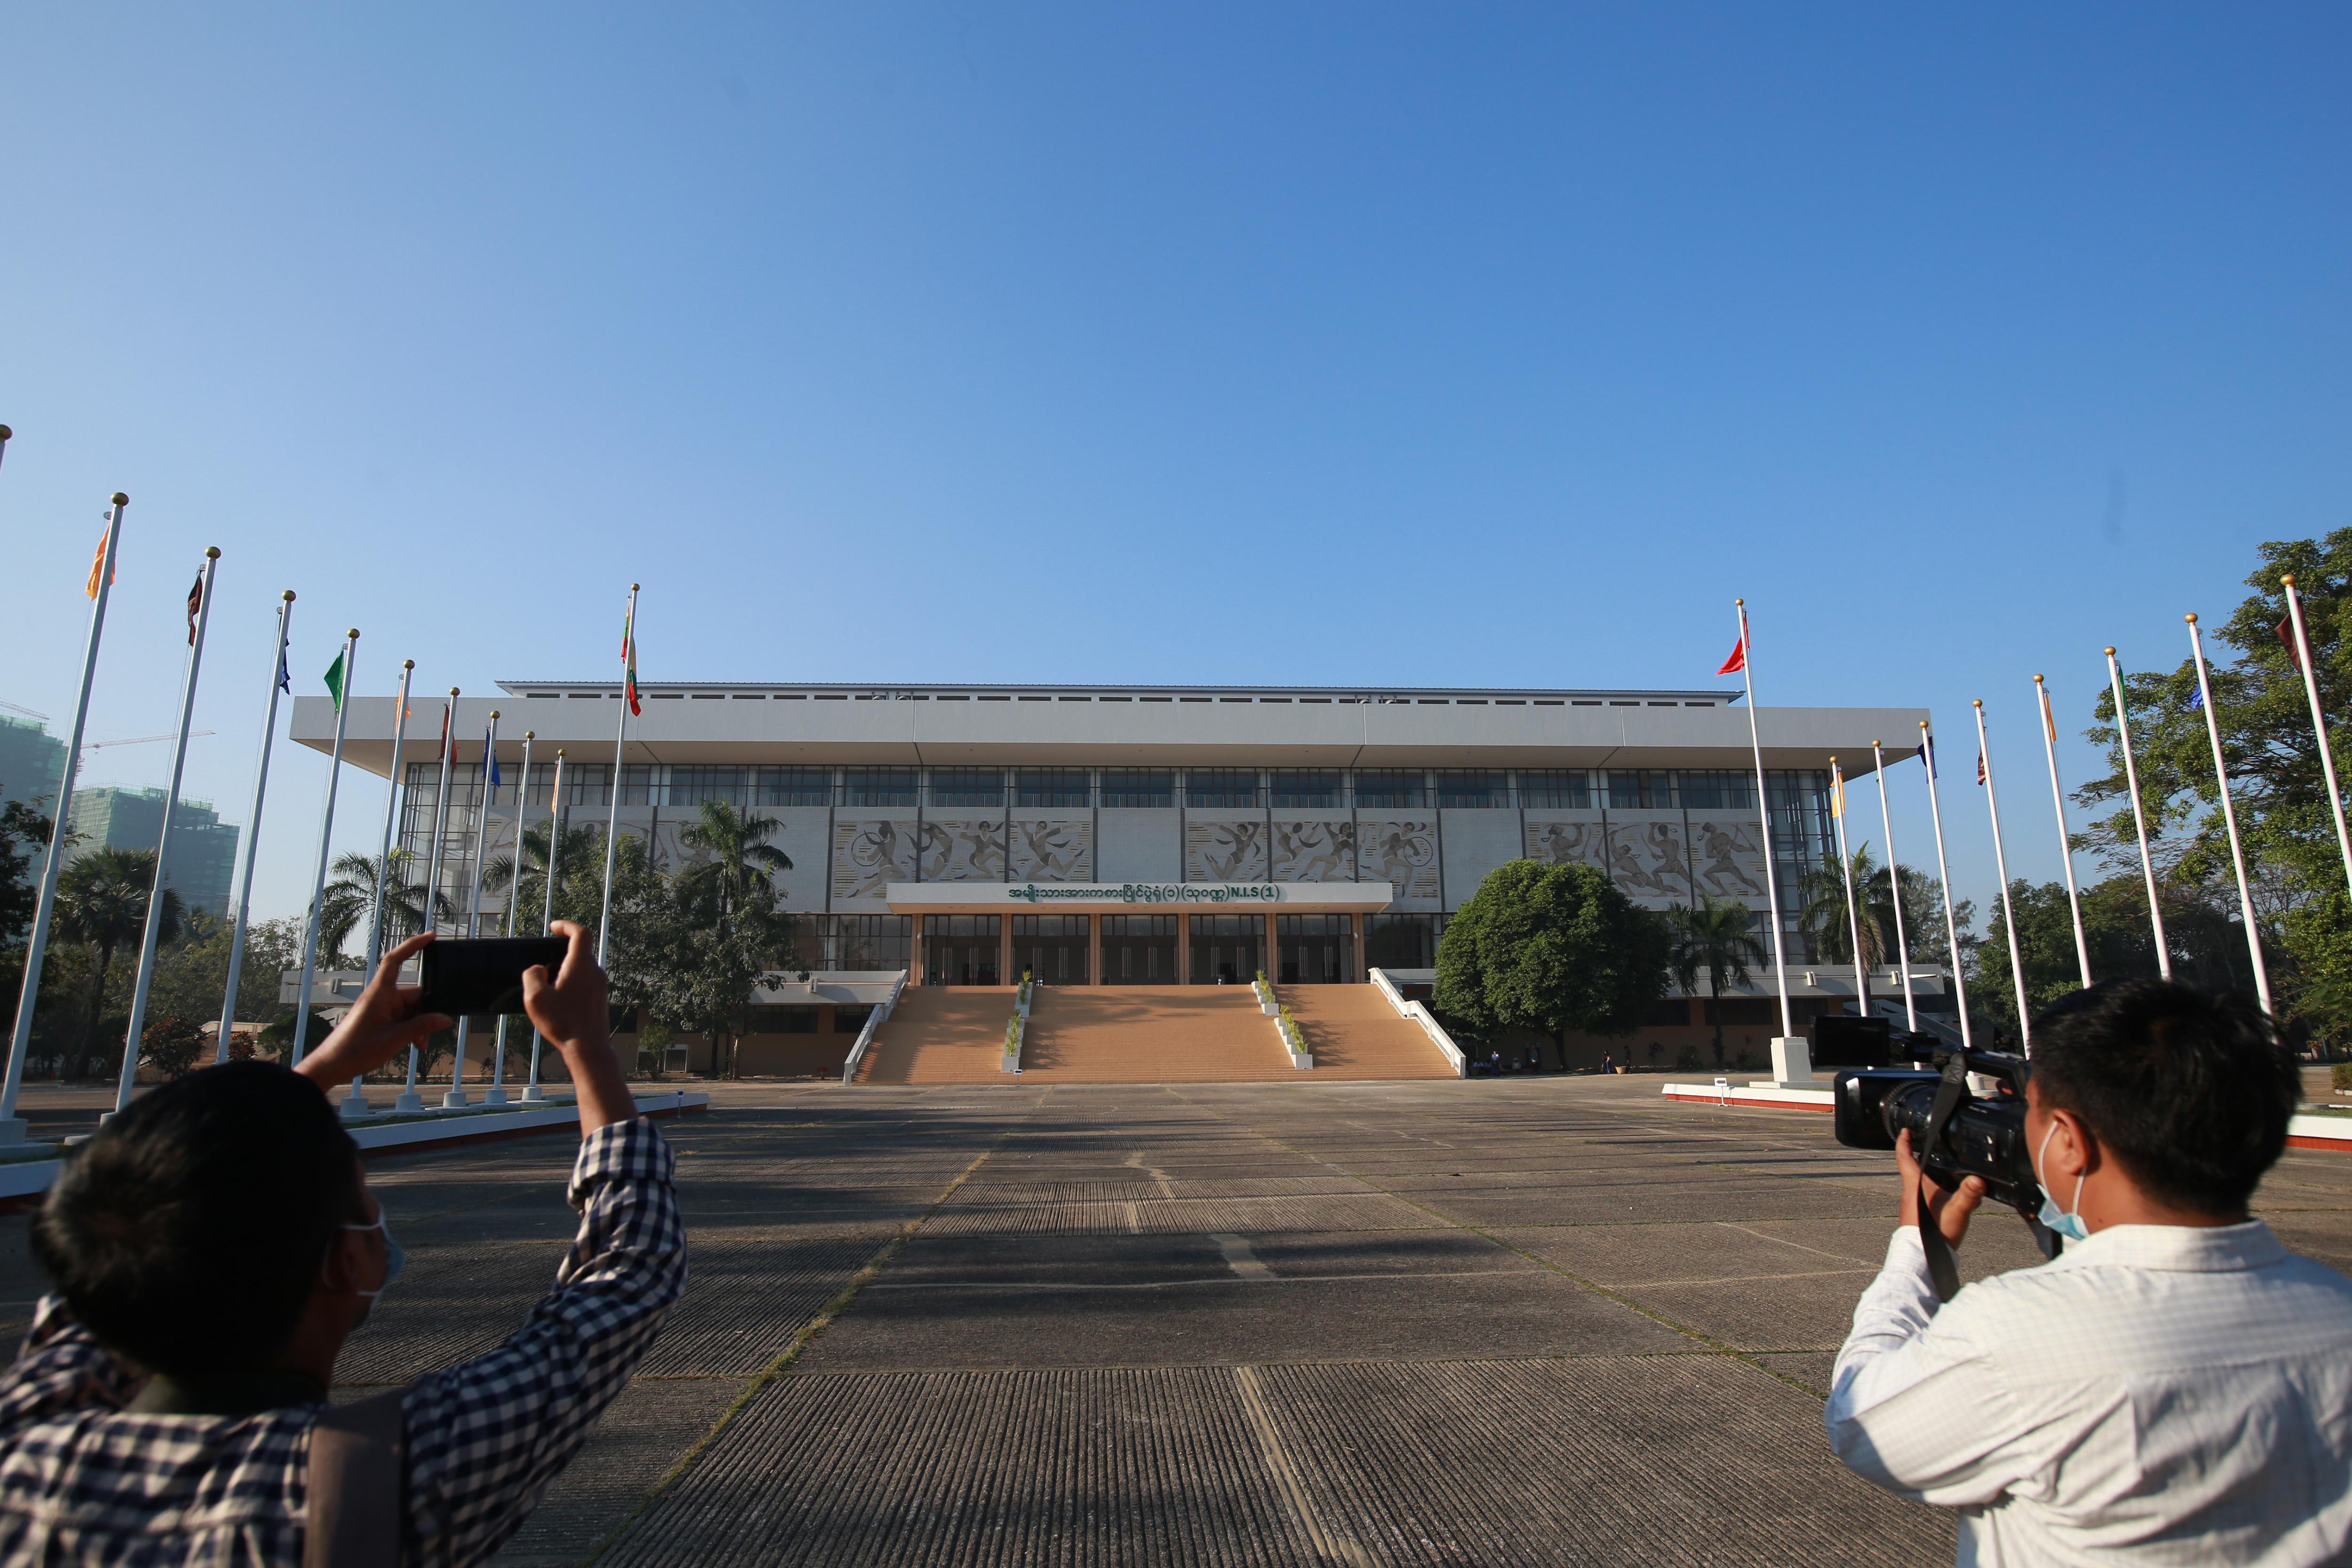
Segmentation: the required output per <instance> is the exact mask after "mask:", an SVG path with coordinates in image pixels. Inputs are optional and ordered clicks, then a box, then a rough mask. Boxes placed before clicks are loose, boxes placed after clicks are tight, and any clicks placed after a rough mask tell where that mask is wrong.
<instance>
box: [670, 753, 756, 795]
mask: <svg viewBox="0 0 2352 1568" xmlns="http://www.w3.org/2000/svg"><path fill="white" fill-rule="evenodd" d="M745 771H746V770H744V769H742V768H732V767H716V766H711V765H709V764H705V763H694V764H679V765H677V766H673V767H672V768H671V769H670V770H669V802H668V804H670V805H701V804H702V803H703V802H704V801H706V800H719V801H725V802H726V803H727V804H728V805H738V806H740V805H744V804H745V800H744V779H743V775H744V773H745Z"/></svg>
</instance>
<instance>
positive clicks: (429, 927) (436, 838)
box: [392, 686, 457, 1110]
mask: <svg viewBox="0 0 2352 1568" xmlns="http://www.w3.org/2000/svg"><path fill="white" fill-rule="evenodd" d="M456 754H457V688H456V687H454V686H453V687H451V688H450V689H449V698H448V700H447V701H446V702H444V703H443V704H442V705H441V782H440V784H438V785H437V786H436V794H435V795H434V796H433V853H432V856H431V857H430V858H428V860H427V861H426V868H425V909H424V914H425V930H426V931H439V930H440V929H441V915H440V910H441V846H442V844H443V842H444V841H445V840H446V839H447V838H448V837H449V759H450V758H451V757H452V756H454V755H456ZM392 1108H393V1109H394V1110H424V1109H425V1097H424V1096H423V1095H421V1094H419V1093H417V1092H416V1051H415V1048H414V1047H411V1048H410V1050H409V1053H408V1083H407V1086H406V1087H405V1088H404V1089H402V1090H401V1091H400V1098H399V1099H397V1100H394V1101H393V1102H392Z"/></svg>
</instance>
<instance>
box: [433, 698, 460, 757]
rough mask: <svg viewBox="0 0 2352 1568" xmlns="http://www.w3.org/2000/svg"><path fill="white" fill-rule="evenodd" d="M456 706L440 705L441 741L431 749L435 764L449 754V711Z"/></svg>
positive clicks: (449, 703)
mask: <svg viewBox="0 0 2352 1568" xmlns="http://www.w3.org/2000/svg"><path fill="white" fill-rule="evenodd" d="M456 706H457V704H456V703H454V702H444V703H443V704H441V739H440V740H439V741H438V742H435V744H434V747H433V760H434V761H435V762H436V763H437V762H439V761H440V760H441V759H442V758H444V757H446V756H447V755H448V754H449V710H450V709H452V708H454V707H456Z"/></svg>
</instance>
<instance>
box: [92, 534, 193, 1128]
mask: <svg viewBox="0 0 2352 1568" xmlns="http://www.w3.org/2000/svg"><path fill="white" fill-rule="evenodd" d="M219 568H220V547H219V546H218V545H206V546H205V564H204V570H203V571H202V572H201V573H199V574H198V575H197V578H196V584H197V585H196V628H195V630H194V632H193V633H191V634H190V635H189V637H188V673H187V676H186V678H185V679H183V680H182V681H181V683H180V735H179V739H178V740H177V741H176V742H173V746H172V787H171V790H170V792H169V793H168V794H166V795H164V797H163V826H162V827H160V828H158V829H157V830H156V833H155V881H154V885H153V886H152V887H151V888H150V889H148V891H147V926H146V930H145V931H142V933H141V934H140V938H139V979H138V981H137V983H136V984H133V985H132V986H131V1025H130V1027H129V1028H127V1029H126V1030H124V1031H123V1036H122V1075H121V1079H118V1080H117V1082H116V1084H115V1087H114V1109H115V1110H116V1111H118V1112H120V1111H121V1110H122V1108H123V1107H124V1106H126V1105H129V1104H130V1103H131V1084H132V1083H134V1082H136V1081H137V1079H138V1077H139V1037H140V1035H141V1033H142V1031H143V1030H144V1029H145V1028H146V1025H147V989H148V987H149V986H151V985H152V984H154V982H155V947H156V943H157V942H159V941H161V940H162V937H163V894H164V891H165V879H166V878H167V877H168V876H169V875H170V872H171V864H172V862H171V854H172V818H173V817H174V816H178V815H179V811H180V780H181V778H182V777H183V776H184V774H185V773H186V772H187V768H188V725H189V723H190V722H191V721H192V720H193V719H194V716H195V711H196V674H197V671H198V670H199V669H200V668H202V667H203V665H204V662H205V631H206V630H208V629H209V628H210V627H211V626H212V619H213V576H214V574H215V572H217V571H218V570H219ZM104 1120H105V1118H103V1117H100V1121H104Z"/></svg>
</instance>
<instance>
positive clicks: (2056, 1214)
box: [2033, 1119, 2091, 1241]
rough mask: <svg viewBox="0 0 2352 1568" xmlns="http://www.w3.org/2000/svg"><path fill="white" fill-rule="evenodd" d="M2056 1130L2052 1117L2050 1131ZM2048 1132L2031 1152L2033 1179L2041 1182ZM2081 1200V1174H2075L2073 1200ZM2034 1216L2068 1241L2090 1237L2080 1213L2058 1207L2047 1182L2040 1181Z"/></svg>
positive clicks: (2085, 1173) (2048, 1139)
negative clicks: (2037, 1212) (2038, 1211)
mask: <svg viewBox="0 0 2352 1568" xmlns="http://www.w3.org/2000/svg"><path fill="white" fill-rule="evenodd" d="M2055 1131H2058V1123H2057V1121H2055V1120H2054V1119H2053V1121H2051V1123H2050V1132H2055ZM2050 1132H2044V1133H2043V1134H2042V1147H2041V1148H2039V1149H2036V1150H2035V1151H2034V1152H2033V1179H2034V1180H2035V1181H2037V1182H2042V1155H2043V1154H2044V1153H2046V1152H2049V1148H2050ZM2089 1174H2090V1173H2089V1172H2087V1171H2085V1172H2084V1173H2083V1175H2084V1176H2087V1175H2089ZM2082 1201H2083V1176H2077V1177H2075V1178H2074V1202H2075V1204H2076V1205H2078V1206H2079V1205H2081V1203H2082ZM2035 1217H2036V1218H2038V1219H2040V1220H2041V1221H2042V1224H2043V1225H2045V1226H2049V1227H2050V1229H2051V1231H2052V1232H2053V1234H2055V1235H2058V1236H2063V1237H2065V1238H2066V1239H2067V1240H2069V1241H2088V1240H2090V1239H2091V1233H2090V1232H2089V1231H2088V1230H2086V1229H2084V1226H2083V1216H2082V1215H2079V1214H2072V1213H2069V1212H2068V1211H2066V1210H2064V1209H2062V1208H2060V1207H2059V1206H2058V1205H2057V1204H2055V1203H2054V1202H2053V1201H2052V1200H2051V1197H2050V1184H2049V1183H2047V1182H2042V1212H2041V1214H2040V1215H2036V1216H2035Z"/></svg>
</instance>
